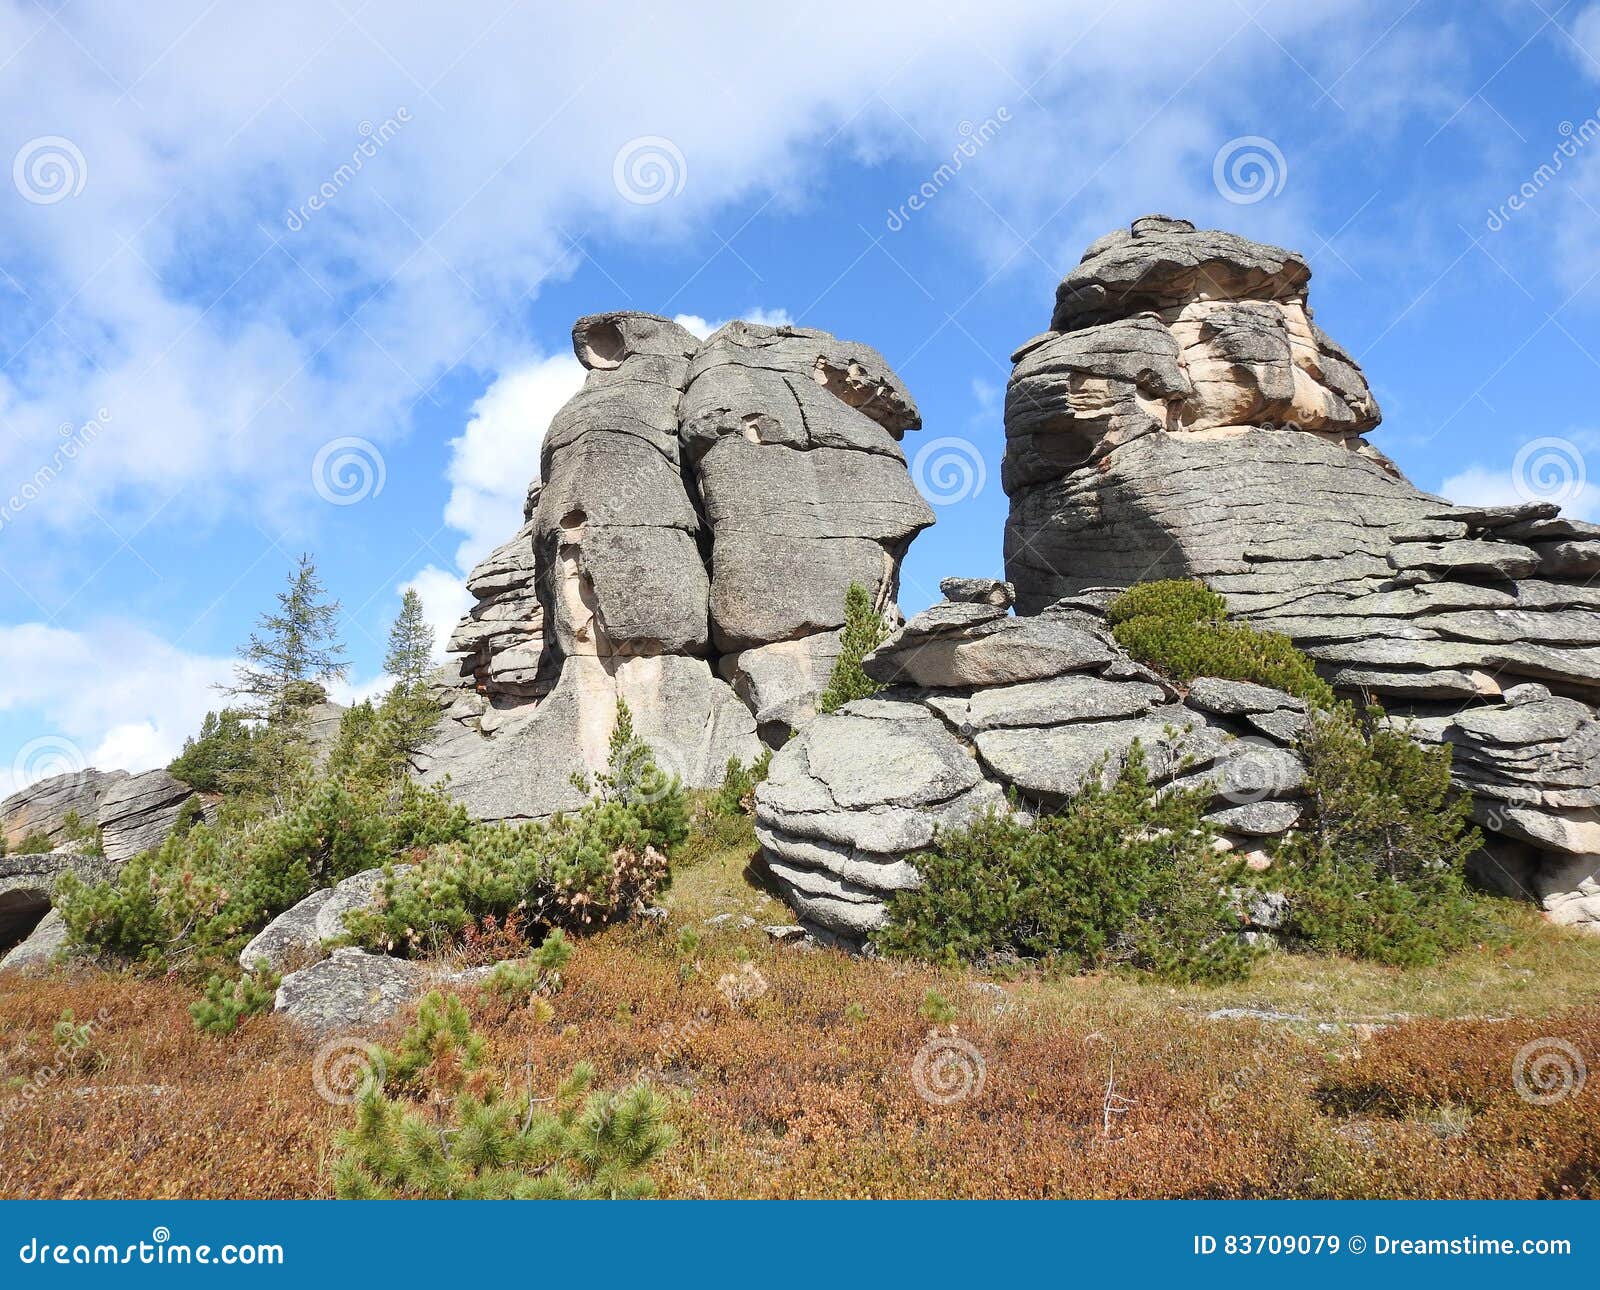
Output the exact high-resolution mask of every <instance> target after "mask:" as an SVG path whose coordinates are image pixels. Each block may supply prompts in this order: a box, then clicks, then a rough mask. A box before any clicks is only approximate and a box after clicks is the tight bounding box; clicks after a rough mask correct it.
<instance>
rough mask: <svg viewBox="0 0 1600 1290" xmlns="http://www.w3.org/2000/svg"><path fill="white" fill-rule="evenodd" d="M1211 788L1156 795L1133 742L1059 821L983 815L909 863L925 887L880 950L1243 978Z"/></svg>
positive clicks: (903, 895) (901, 899)
mask: <svg viewBox="0 0 1600 1290" xmlns="http://www.w3.org/2000/svg"><path fill="white" fill-rule="evenodd" d="M1205 805H1206V798H1205V795H1204V794H1203V793H1200V792H1191V791H1176V792H1167V793H1163V794H1158V793H1157V792H1156V790H1155V788H1154V787H1153V786H1152V785H1151V783H1150V780H1149V775H1148V773H1147V770H1146V765H1145V759H1144V753H1143V750H1142V749H1141V748H1140V747H1139V745H1138V744H1135V745H1134V747H1133V749H1132V751H1131V752H1130V754H1129V756H1128V760H1127V764H1126V766H1125V767H1124V768H1123V770H1122V772H1121V774H1120V775H1119V776H1118V777H1117V779H1116V781H1115V783H1113V784H1112V785H1111V786H1110V787H1109V788H1107V787H1104V786H1102V785H1101V784H1100V782H1099V781H1098V779H1097V778H1096V777H1093V776H1091V778H1090V783H1089V784H1088V786H1087V787H1086V788H1084V789H1083V790H1082V791H1081V792H1080V793H1079V794H1078V795H1077V796H1076V797H1074V798H1073V799H1072V800H1071V801H1070V802H1069V803H1068V804H1067V805H1066V806H1065V807H1064V808H1063V810H1062V811H1061V812H1060V813H1059V814H1056V815H1047V816H1042V817H1041V818H1039V819H1037V820H1035V821H1033V822H1029V821H1027V820H1025V819H1022V818H1019V817H1018V816H1017V815H1016V814H1010V813H999V812H993V811H991V812H989V813H987V814H985V815H982V816H979V817H978V818H977V819H975V820H974V821H972V823H970V824H969V825H968V826H967V827H965V828H962V829H957V830H952V831H949V832H946V833H943V834H941V835H940V836H939V837H938V838H937V839H936V842H935V846H934V848H933V849H932V850H930V851H926V852H922V853H919V854H918V855H916V856H914V857H913V863H914V864H915V865H916V866H917V868H918V870H919V871H920V872H921V874H922V879H923V881H922V885H921V887H919V888H917V889H916V890H913V891H903V892H897V893H896V894H895V895H893V896H892V897H890V900H889V923H888V925H887V926H886V927H884V928H883V929H882V930H880V931H879V932H878V933H877V934H876V936H875V941H876V944H877V946H878V948H879V949H881V950H882V951H884V952H885V953H888V954H891V955H896V956H900V957H914V958H922V959H930V960H934V961H937V962H945V963H951V964H954V963H962V962H976V961H982V960H985V959H990V958H993V957H996V956H999V957H1007V956H1021V957H1024V958H1035V959H1054V960H1060V961H1063V962H1065V963H1067V964H1069V965H1071V966H1075V967H1080V968H1090V967H1096V966H1100V965H1105V964H1116V963H1124V964H1128V965H1131V966H1134V967H1140V968H1145V969H1148V970H1151V971H1154V972H1156V973H1158V974H1159V975H1161V976H1163V977H1167V978H1170V979H1175V980H1191V981H1214V980H1229V979H1236V978H1238V977H1241V976H1243V975H1245V974H1246V973H1247V972H1248V970H1249V966H1250V962H1251V959H1252V957H1253V954H1252V951H1251V950H1250V949H1249V948H1248V947H1246V946H1245V945H1244V944H1243V943H1242V941H1241V940H1240V938H1239V937H1238V936H1237V935H1236V934H1235V932H1236V930H1237V927H1238V918H1237V915H1236V914H1235V913H1234V912H1233V911H1232V909H1231V908H1230V906H1229V904H1228V898H1227V895H1226V891H1225V884H1224V881H1223V874H1222V873H1221V872H1220V870H1219V863H1218V861H1217V859H1216V857H1215V855H1214V854H1213V852H1212V848H1211V844H1212V842H1213V841H1214V839H1215V834H1214V833H1213V832H1212V830H1211V829H1210V827H1209V826H1208V825H1207V824H1206V823H1205V822H1204V820H1203V819H1202V818H1201V813H1202V811H1203V810H1204V808H1205Z"/></svg>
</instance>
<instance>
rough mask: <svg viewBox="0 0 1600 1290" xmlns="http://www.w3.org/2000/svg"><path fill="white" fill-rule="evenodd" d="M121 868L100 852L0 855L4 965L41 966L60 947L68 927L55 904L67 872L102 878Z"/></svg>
mask: <svg viewBox="0 0 1600 1290" xmlns="http://www.w3.org/2000/svg"><path fill="white" fill-rule="evenodd" d="M118 867H119V866H117V865H116V864H114V863H113V862H111V861H109V860H106V859H105V858H103V857H101V856H85V855H78V854H76V853H74V852H69V851H49V852H45V853H44V854H42V855H26V856H0V954H4V956H5V957H4V959H3V960H0V968H12V967H23V966H26V967H30V968H32V967H37V966H41V965H42V964H43V963H44V962H45V961H46V960H47V959H48V957H49V955H50V954H51V953H53V952H54V950H55V949H57V948H59V947H60V945H61V944H62V941H63V939H64V932H65V928H64V927H62V926H61V921H60V918H59V916H57V915H55V913H54V910H53V904H54V901H55V893H56V886H57V884H58V883H60V881H61V879H62V877H63V875H65V874H69V873H70V874H74V875H75V876H77V877H78V878H80V879H82V880H83V881H84V882H87V883H95V882H104V881H105V880H106V879H107V878H110V877H111V876H112V875H113V874H115V873H116V871H117V868H118Z"/></svg>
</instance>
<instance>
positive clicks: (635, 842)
mask: <svg viewBox="0 0 1600 1290" xmlns="http://www.w3.org/2000/svg"><path fill="white" fill-rule="evenodd" d="M579 782H582V783H584V784H585V786H588V781H587V780H580V781H579ZM593 787H594V792H595V795H594V796H593V797H591V799H590V800H589V802H588V803H587V804H585V805H584V806H583V807H582V808H581V809H580V810H578V811H575V812H573V813H572V814H570V815H557V816H555V817H554V818H553V819H551V820H549V821H547V822H534V823H528V824H487V825H478V826H475V827H473V828H471V829H469V830H467V831H466V832H465V833H464V835H463V836H462V837H460V838H459V839H455V840H452V841H451V842H450V843H449V844H447V845H441V846H435V847H433V848H432V849H430V850H429V851H428V852H426V853H425V854H423V855H421V856H418V857H416V858H415V862H414V863H413V865H412V867H411V868H409V869H407V870H405V871H404V872H396V871H395V870H394V869H393V868H392V867H391V868H390V870H389V872H388V873H387V874H386V875H385V877H384V879H383V882H382V884H381V888H380V890H381V893H382V901H381V903H380V905H379V906H378V907H377V908H375V909H369V910H361V911H358V912H356V913H354V914H351V915H349V916H348V917H347V918H346V920H345V924H346V927H347V928H348V929H349V931H350V934H351V936H352V937H353V938H354V939H355V940H356V942H357V943H358V944H362V945H366V946H368V947H369V948H372V949H376V950H379V951H381V952H383V953H388V954H402V955H419V954H427V953H432V952H436V951H438V950H440V949H442V948H444V947H446V946H449V945H453V944H455V943H457V942H459V941H461V940H462V939H463V938H464V937H465V936H467V935H468V934H469V932H471V931H472V930H473V929H480V930H481V929H483V928H484V927H486V926H488V925H489V924H490V923H491V922H498V923H501V924H503V923H504V922H505V920H507V919H513V918H514V919H516V920H517V925H518V926H519V928H520V929H521V930H522V932H523V933H524V934H529V935H531V934H534V933H543V932H547V931H549V930H551V929H554V928H565V929H568V930H583V929H590V928H593V927H596V926H599V925H601V924H604V923H607V922H612V921H615V920H617V919H622V918H627V917H630V916H632V915H634V914H638V913H640V912H641V911H643V910H644V909H645V908H646V907H647V906H649V905H650V904H652V903H653V902H654V900H655V897H656V893H657V892H658V891H659V890H660V889H661V888H662V887H663V886H664V885H665V884H666V882H667V879H668V869H667V859H666V856H667V853H668V852H669V851H671V850H673V849H674V848H676V847H677V846H679V845H680V844H681V843H682V842H683V841H684V839H685V838H686V837H687V836H688V832H689V826H688V806H687V798H686V795H685V793H684V791H683V786H682V785H681V784H680V783H679V781H678V779H677V777H676V776H672V777H668V776H666V775H664V774H663V773H662V771H661V770H660V768H659V767H658V766H657V764H656V761H655V758H654V755H653V754H652V753H651V751H650V747H649V745H648V744H646V743H645V742H644V741H643V740H642V739H640V738H639V737H638V736H637V734H636V733H635V731H634V728H633V721H632V717H631V714H630V713H629V712H628V708H627V705H626V704H625V703H624V704H619V705H618V710H617V726H616V730H615V731H614V732H613V734H612V739H611V752H610V759H609V761H608V763H607V766H606V769H605V770H604V771H603V772H601V773H600V774H599V775H597V776H595V777H594V785H593Z"/></svg>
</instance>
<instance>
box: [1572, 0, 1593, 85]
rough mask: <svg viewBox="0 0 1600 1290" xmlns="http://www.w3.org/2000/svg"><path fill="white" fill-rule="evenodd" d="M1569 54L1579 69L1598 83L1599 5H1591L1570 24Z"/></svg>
mask: <svg viewBox="0 0 1600 1290" xmlns="http://www.w3.org/2000/svg"><path fill="white" fill-rule="evenodd" d="M1571 52H1572V55H1573V57H1574V58H1576V59H1577V61H1578V65H1579V67H1581V68H1582V69H1583V71H1584V72H1585V73H1586V74H1587V75H1589V76H1590V77H1592V78H1593V79H1595V80H1597V81H1600V4H1592V5H1590V6H1589V7H1588V8H1587V9H1585V10H1584V11H1583V12H1582V13H1580V14H1579V15H1578V16H1577V18H1575V19H1574V20H1573V23H1572V47H1571Z"/></svg>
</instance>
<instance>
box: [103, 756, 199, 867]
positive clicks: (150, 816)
mask: <svg viewBox="0 0 1600 1290" xmlns="http://www.w3.org/2000/svg"><path fill="white" fill-rule="evenodd" d="M195 796H196V793H195V791H194V789H192V788H190V787H189V786H188V785H187V784H185V783H184V782H183V781H182V780H178V779H174V778H173V777H172V776H171V775H169V774H168V773H167V772H166V771H164V770H147V771H144V772H143V773H142V774H138V775H129V776H127V777H126V778H124V779H120V780H118V781H117V782H116V783H115V784H113V785H112V786H111V787H110V788H109V789H107V790H106V793H105V795H104V797H102V798H101V801H100V814H99V824H100V844H101V847H102V849H103V850H104V851H105V853H106V858H107V859H109V860H111V861H113V862H118V863H120V862H121V861H124V860H131V859H132V858H133V857H134V856H136V855H138V854H139V853H140V852H142V851H151V850H154V849H155V848H156V847H159V846H160V845H161V844H162V843H163V842H165V841H166V838H167V834H169V833H170V832H172V826H173V825H174V824H175V823H176V822H177V819H178V814H179V812H180V811H182V810H183V807H184V803H186V802H187V801H188V800H189V799H190V798H192V797H195Z"/></svg>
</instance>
